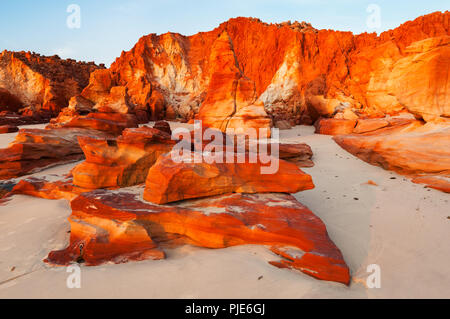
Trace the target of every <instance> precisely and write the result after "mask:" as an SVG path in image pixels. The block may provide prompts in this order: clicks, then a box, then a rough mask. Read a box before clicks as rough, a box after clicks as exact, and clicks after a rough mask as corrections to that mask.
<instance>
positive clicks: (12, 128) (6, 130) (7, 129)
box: [0, 125, 19, 134]
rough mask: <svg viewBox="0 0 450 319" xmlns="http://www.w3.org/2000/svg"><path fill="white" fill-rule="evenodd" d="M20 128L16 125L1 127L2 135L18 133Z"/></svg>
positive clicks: (0, 132)
mask: <svg viewBox="0 0 450 319" xmlns="http://www.w3.org/2000/svg"><path fill="white" fill-rule="evenodd" d="M18 131H19V128H18V127H17V126H14V125H2V126H0V134H5V133H15V132H18Z"/></svg>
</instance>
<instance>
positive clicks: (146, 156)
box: [72, 127, 176, 189]
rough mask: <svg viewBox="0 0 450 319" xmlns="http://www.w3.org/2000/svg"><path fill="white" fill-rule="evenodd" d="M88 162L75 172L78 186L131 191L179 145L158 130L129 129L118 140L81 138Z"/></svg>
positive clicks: (144, 128) (145, 128) (75, 182)
mask: <svg viewBox="0 0 450 319" xmlns="http://www.w3.org/2000/svg"><path fill="white" fill-rule="evenodd" d="M79 143H80V146H81V148H82V149H83V152H84V154H85V156H86V161H85V162H83V163H82V164H80V165H78V166H77V167H75V169H74V170H73V171H72V174H73V178H74V184H75V185H76V186H79V187H83V188H87V189H98V188H111V187H128V186H133V185H137V184H142V183H144V182H145V180H146V178H147V174H148V170H149V169H150V167H152V166H153V164H155V162H156V160H157V159H158V158H159V156H161V155H163V154H166V153H169V152H170V151H171V150H172V147H173V146H174V144H175V143H176V142H175V141H173V140H172V139H171V135H169V134H167V133H166V132H163V131H160V130H158V129H155V128H149V127H141V128H136V129H126V130H125V131H124V132H123V134H122V135H121V136H120V137H118V138H117V139H109V140H104V139H103V140H99V139H95V138H90V137H80V138H79Z"/></svg>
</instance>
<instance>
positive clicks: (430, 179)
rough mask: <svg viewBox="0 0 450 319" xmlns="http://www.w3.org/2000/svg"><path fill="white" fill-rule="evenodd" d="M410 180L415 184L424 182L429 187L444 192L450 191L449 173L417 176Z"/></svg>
mask: <svg viewBox="0 0 450 319" xmlns="http://www.w3.org/2000/svg"><path fill="white" fill-rule="evenodd" d="M412 182H413V183H416V184H425V185H426V186H427V187H429V188H434V189H437V190H439V191H442V192H444V193H450V174H447V175H429V176H418V177H415V178H413V180H412Z"/></svg>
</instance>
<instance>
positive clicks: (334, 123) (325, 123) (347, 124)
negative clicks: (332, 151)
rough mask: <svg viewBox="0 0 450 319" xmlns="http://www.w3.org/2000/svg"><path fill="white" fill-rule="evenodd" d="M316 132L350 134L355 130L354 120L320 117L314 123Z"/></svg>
mask: <svg viewBox="0 0 450 319" xmlns="http://www.w3.org/2000/svg"><path fill="white" fill-rule="evenodd" d="M314 126H315V128H316V134H323V135H341V134H351V133H353V131H354V130H355V126H356V121H355V120H345V119H326V118H321V119H319V120H318V121H317V122H316V123H315V124H314Z"/></svg>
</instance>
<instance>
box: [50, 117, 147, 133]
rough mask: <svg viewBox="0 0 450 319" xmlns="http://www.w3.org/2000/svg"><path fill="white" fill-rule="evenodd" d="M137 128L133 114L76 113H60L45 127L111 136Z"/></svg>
mask: <svg viewBox="0 0 450 319" xmlns="http://www.w3.org/2000/svg"><path fill="white" fill-rule="evenodd" d="M132 127H138V121H137V119H136V117H135V116H134V115H133V114H123V113H89V114H88V115H78V114H77V113H72V112H69V114H67V113H65V112H61V114H60V115H59V116H58V118H56V119H53V120H52V121H51V122H50V124H49V125H48V126H47V128H48V129H55V128H56V129H57V128H86V129H92V130H96V131H101V132H105V133H110V134H111V135H115V136H117V135H120V134H121V133H122V132H123V130H125V129H126V128H132Z"/></svg>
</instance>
